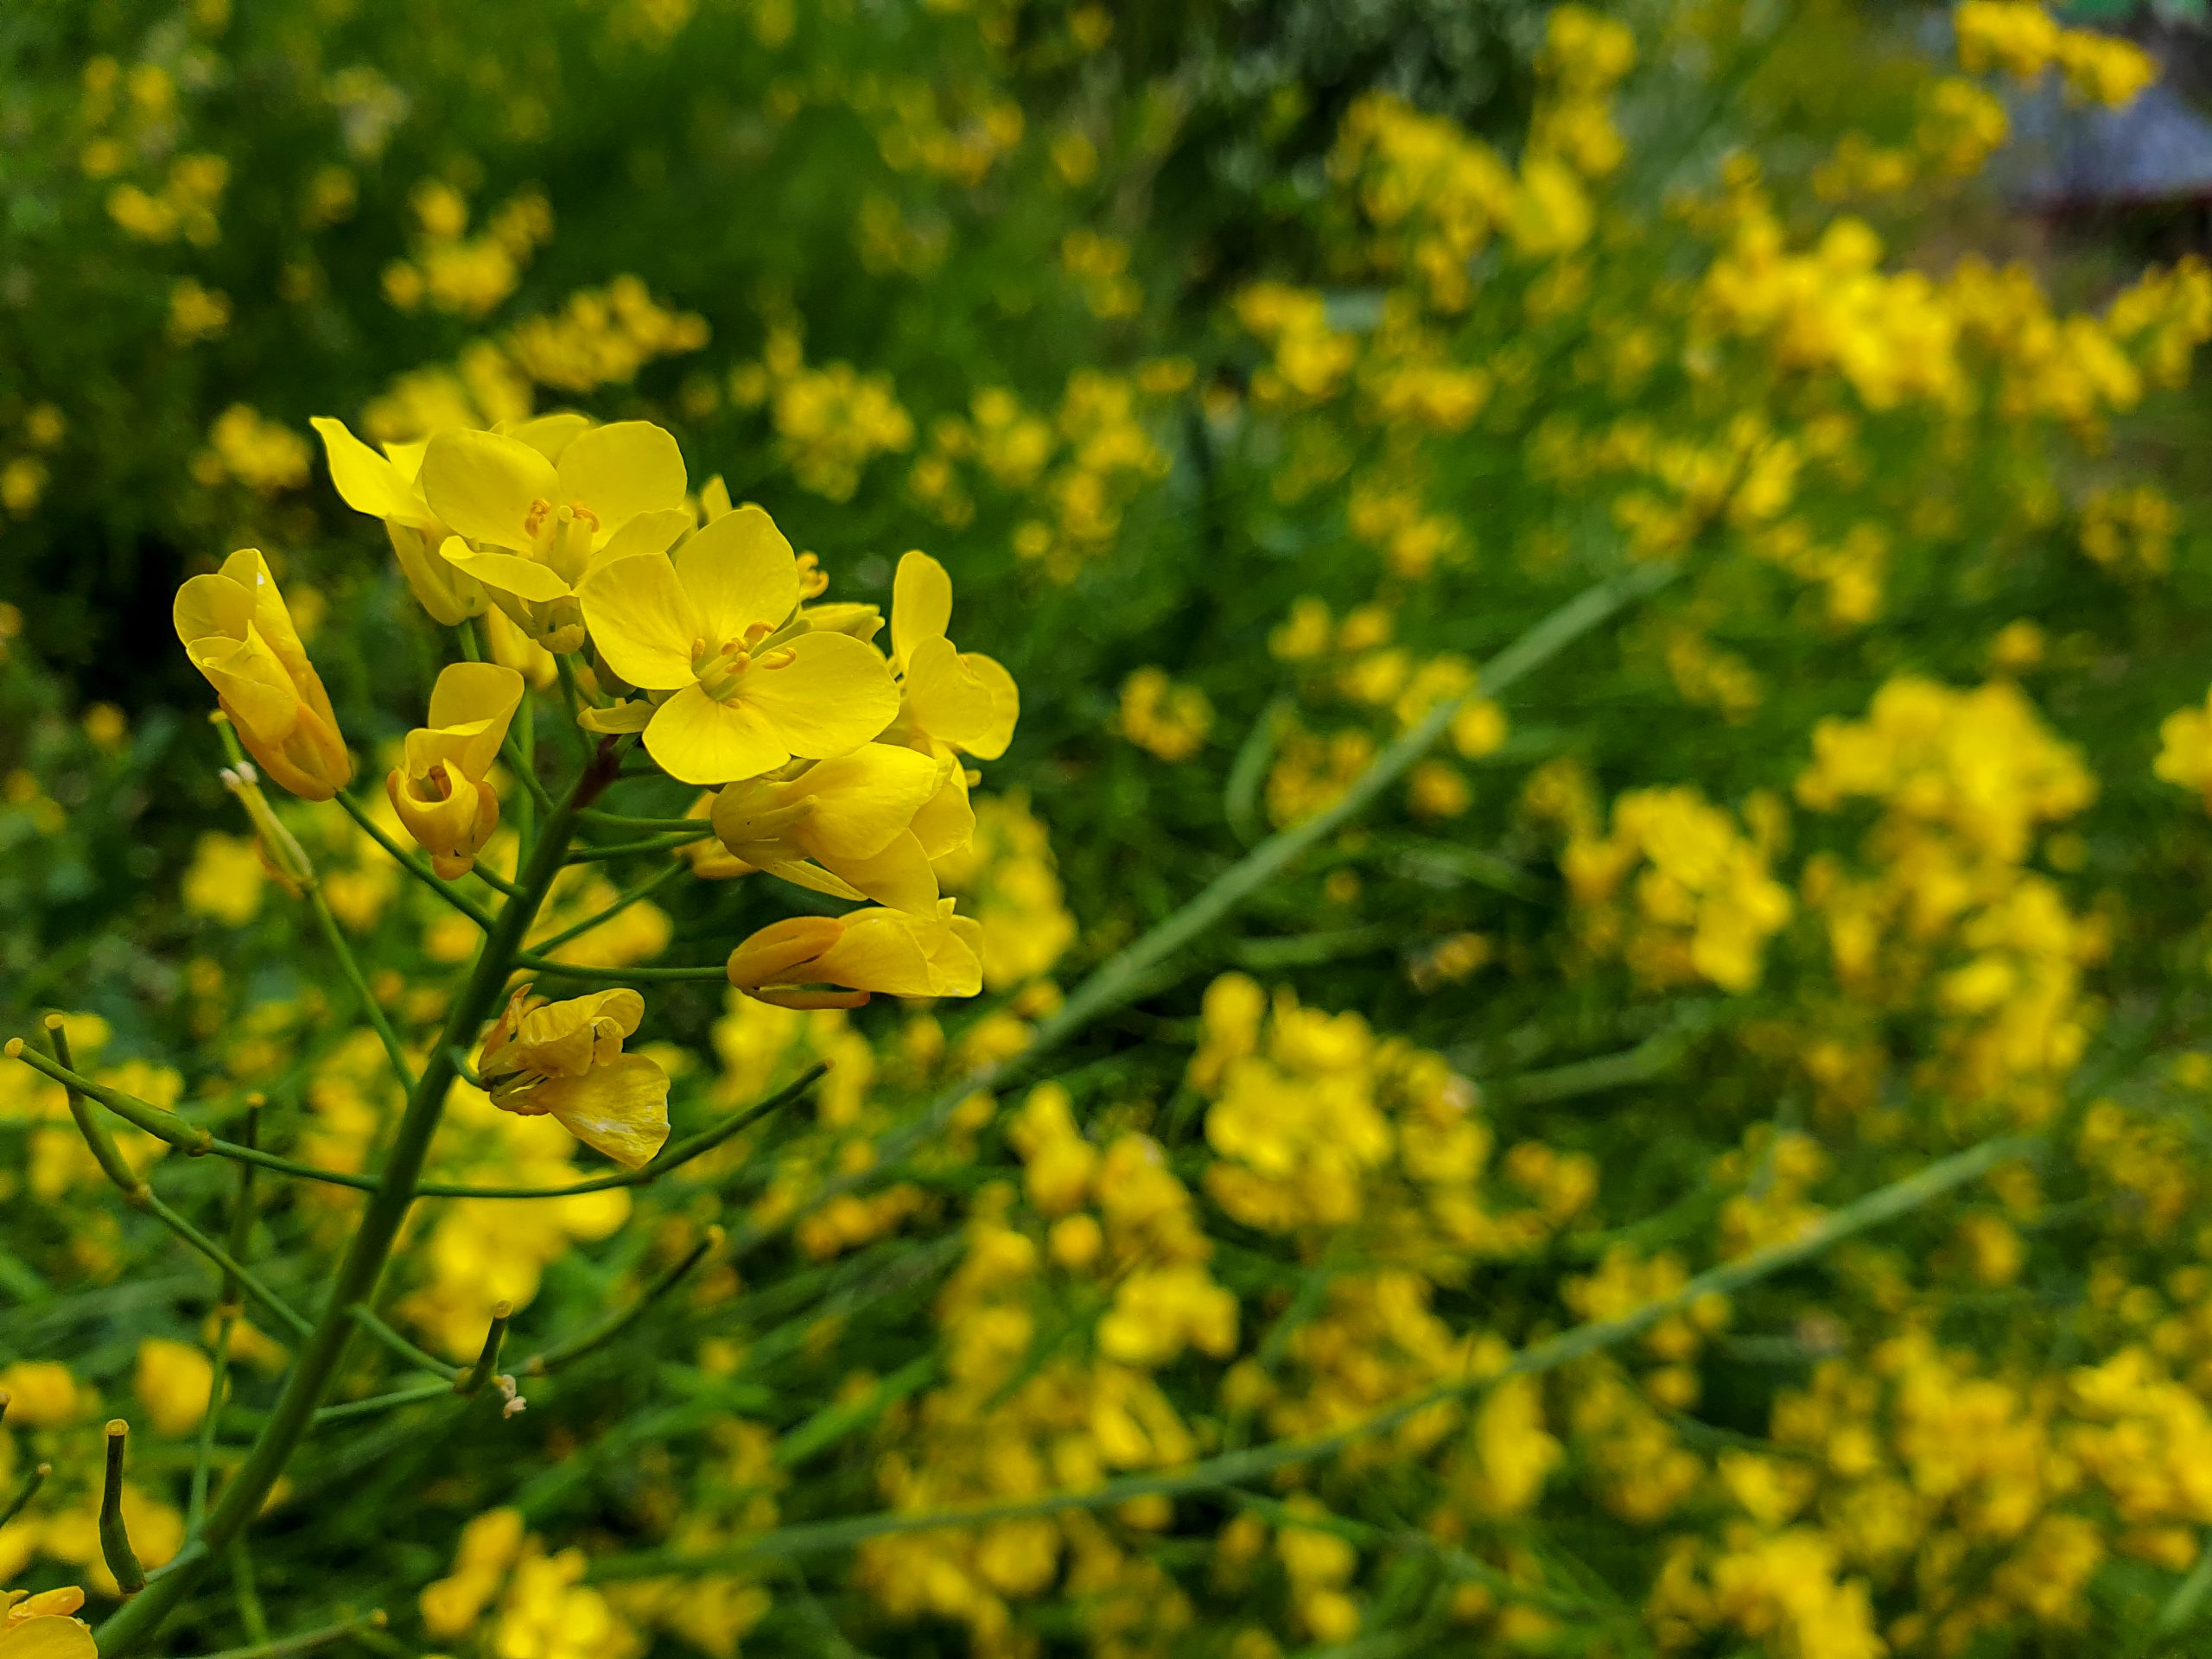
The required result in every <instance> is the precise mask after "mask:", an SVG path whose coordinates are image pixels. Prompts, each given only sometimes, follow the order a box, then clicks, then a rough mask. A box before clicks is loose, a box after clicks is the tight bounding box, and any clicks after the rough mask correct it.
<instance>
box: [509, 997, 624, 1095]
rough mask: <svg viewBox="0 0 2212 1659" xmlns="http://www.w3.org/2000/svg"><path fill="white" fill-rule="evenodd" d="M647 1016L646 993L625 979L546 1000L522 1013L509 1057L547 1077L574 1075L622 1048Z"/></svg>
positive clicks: (611, 1056)
mask: <svg viewBox="0 0 2212 1659" xmlns="http://www.w3.org/2000/svg"><path fill="white" fill-rule="evenodd" d="M644 1018H645V997H644V996H643V995H640V994H639V992H637V991H635V990H632V988H630V987H628V986H626V985H623V986H618V987H616V988H614V989H612V990H606V991H594V992H592V993H591V994H589V995H586V996H575V997H570V998H569V1000H568V1001H563V1002H548V1003H545V1004H543V1006H542V1007H535V1008H532V1009H531V1010H530V1012H529V1013H527V1014H524V1015H523V1016H522V1019H521V1021H520V1022H519V1023H518V1025H517V1027H516V1028H515V1038H514V1051H513V1056H512V1058H514V1059H515V1060H516V1061H517V1062H518V1064H519V1065H523V1066H524V1067H525V1068H526V1069H528V1070H530V1071H542V1072H543V1073H545V1074H546V1075H547V1076H549V1077H570V1076H575V1074H577V1073H579V1072H582V1071H588V1070H589V1069H591V1067H592V1066H593V1065H594V1064H601V1063H604V1062H606V1061H608V1060H611V1059H612V1058H613V1056H614V1055H615V1054H617V1053H620V1052H621V1046H622V1039H623V1038H625V1037H627V1036H629V1035H630V1034H631V1033H632V1032H634V1031H636V1030H637V1028H638V1025H639V1021H640V1020H643V1019H644Z"/></svg>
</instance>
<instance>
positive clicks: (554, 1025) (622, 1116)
mask: <svg viewBox="0 0 2212 1659" xmlns="http://www.w3.org/2000/svg"><path fill="white" fill-rule="evenodd" d="M644 1018H645V998H644V997H642V996H640V995H639V994H638V993H637V992H636V991H633V990H631V989H630V988H628V987H626V986H625V987H623V988H620V989H618V990H612V991H594V992H593V993H592V994H591V995H589V996H579V997H576V998H574V999H573V1000H571V1001H566V1002H549V1001H546V1000H545V999H544V998H543V997H542V996H532V995H531V994H530V987H529V986H527V985H518V986H517V987H516V988H515V991H514V995H512V997H511V998H509V999H508V1001H507V1006H506V1010H505V1013H503V1014H500V1016H499V1023H498V1024H497V1025H495V1026H493V1027H492V1030H491V1033H490V1034H489V1035H487V1036H486V1038H485V1039H484V1046H483V1049H482V1051H481V1052H480V1053H479V1054H478V1056H477V1059H476V1071H477V1075H478V1076H479V1077H481V1078H483V1080H484V1086H485V1088H486V1090H489V1091H490V1093H491V1096H492V1103H493V1105H494V1106H497V1107H498V1108H499V1109H500V1110H501V1111H505V1112H512V1113H514V1114H515V1115H516V1116H518V1117H543V1116H546V1115H547V1114H549V1113H550V1115H551V1116H552V1117H553V1120H554V1121H555V1122H557V1123H559V1124H560V1125H561V1127H562V1128H564V1129H566V1130H568V1132H569V1134H570V1135H575V1137H576V1139H577V1140H579V1141H582V1142H583V1143H584V1144H585V1145H586V1146H588V1147H593V1148H594V1149H595V1150H597V1151H600V1152H603V1153H605V1154H607V1156H608V1157H609V1158H612V1159H613V1160H614V1161H615V1162H616V1163H618V1164H620V1165H622V1166H624V1167H625V1168H627V1169H638V1168H641V1167H643V1166H645V1164H646V1163H647V1162H648V1161H650V1160H652V1156H653V1154H655V1153H657V1152H658V1151H659V1150H660V1149H661V1147H663V1146H664V1145H665V1144H666V1142H667V1141H668V1073H667V1072H665V1071H662V1070H661V1069H660V1067H659V1065H657V1064H656V1063H654V1062H653V1061H652V1060H649V1059H647V1058H645V1056H644V1055H642V1054H625V1053H624V1052H622V1039H624V1038H626V1037H627V1036H629V1035H631V1034H632V1033H633V1032H635V1031H636V1030H637V1029H638V1022H639V1020H643V1019H644Z"/></svg>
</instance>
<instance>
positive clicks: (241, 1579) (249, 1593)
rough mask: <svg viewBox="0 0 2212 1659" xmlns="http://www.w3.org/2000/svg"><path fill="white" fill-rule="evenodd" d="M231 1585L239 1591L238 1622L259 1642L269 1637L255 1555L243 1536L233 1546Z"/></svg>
mask: <svg viewBox="0 0 2212 1659" xmlns="http://www.w3.org/2000/svg"><path fill="white" fill-rule="evenodd" d="M230 1560H231V1587H232V1590H234V1591H235V1592H237V1595H238V1623H239V1624H243V1625H245V1633H246V1634H247V1635H248V1636H250V1637H252V1638H253V1639H254V1640H255V1641H257V1642H266V1641H267V1640H268V1639H269V1615H268V1614H267V1613H265V1612H264V1611H262V1608H261V1589H260V1586H258V1585H257V1584H256V1583H255V1582H254V1573H253V1555H252V1554H251V1551H249V1550H248V1549H247V1548H246V1547H245V1540H244V1539H243V1538H241V1539H240V1540H238V1542H236V1543H234V1544H232V1546H231V1557H230Z"/></svg>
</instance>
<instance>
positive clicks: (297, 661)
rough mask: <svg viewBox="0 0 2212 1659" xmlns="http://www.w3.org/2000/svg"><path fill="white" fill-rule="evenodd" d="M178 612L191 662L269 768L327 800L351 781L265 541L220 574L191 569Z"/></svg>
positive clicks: (236, 556)
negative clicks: (192, 573)
mask: <svg viewBox="0 0 2212 1659" xmlns="http://www.w3.org/2000/svg"><path fill="white" fill-rule="evenodd" d="M171 614H172V616H173V619H174V620H175V624H176V635H177V638H178V639H181V640H182V641H183V642H184V649H185V652H186V653H187V654H188V655H189V656H190V657H191V658H192V665H193V666H194V668H196V669H198V670H199V671H200V672H201V673H202V674H205V675H206V676H207V681H208V683H209V684H211V685H213V687H214V688H215V696H216V698H217V700H218V701H219V702H220V703H221V704H222V706H223V712H224V713H225V714H226V715H229V716H230V717H231V723H232V725H233V726H235V727H236V728H238V741H240V742H242V743H244V744H245V747H246V752H247V753H250V754H251V755H252V756H253V758H254V759H255V760H257V761H259V762H260V763H261V769H262V770H263V771H264V772H267V773H268V774H269V775H270V777H271V778H273V779H276V780H277V782H278V783H280V784H282V785H283V786H284V787H285V788H286V789H289V790H290V791H292V793H293V794H295V795H297V796H299V797H300V798H302V800H309V801H327V800H328V799H329V798H331V797H332V796H334V795H335V794H336V793H337V792H338V791H340V790H341V789H343V788H344V787H345V786H346V785H347V784H348V783H350V782H351V781H352V780H353V757H352V756H350V755H348V754H347V753H346V740H345V738H344V737H343V736H341V735H340V733H339V730H338V716H337V715H334V714H333V713H332V712H331V708H330V696H329V694H328V693H327V692H326V691H324V690H323V689H322V680H321V677H320V676H319V675H317V674H316V672H315V664H313V663H310V662H309V661H308V653H307V649H306V647H305V646H303V645H301V644H300V636H299V631H298V630H297V629H296V628H295V627H294V626H292V613H290V612H289V610H287V609H286V608H285V607H284V596H283V594H281V593H279V592H278V591H277V582H276V578H275V577H273V576H271V575H270V574H269V563H268V561H267V560H265V559H264V558H263V557H262V556H261V552H260V550H259V549H257V548H251V547H248V548H241V549H240V550H238V551H237V552H235V553H233V554H232V555H231V556H230V557H229V558H227V559H226V560H224V561H223V568H222V569H221V570H220V571H219V572H218V573H217V574H215V575H200V576H194V577H193V578H191V579H190V580H189V581H188V582H186V583H185V584H184V586H183V587H181V588H178V589H177V593H176V603H175V607H173V610H172V613H171Z"/></svg>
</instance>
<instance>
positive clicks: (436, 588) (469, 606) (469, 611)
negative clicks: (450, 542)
mask: <svg viewBox="0 0 2212 1659" xmlns="http://www.w3.org/2000/svg"><path fill="white" fill-rule="evenodd" d="M384 530H385V535H386V536H388V537H391V551H392V556H393V557H395V558H397V560H398V561H399V574H400V575H403V576H404V577H406V578H407V586H408V588H409V589H410V591H411V592H412V593H413V594H414V595H415V597H416V600H417V601H420V602H421V604H422V607H423V609H424V610H426V611H428V612H429V613H430V620H432V621H434V622H438V623H442V624H443V625H444V626H447V627H448V628H449V627H452V626H454V624H456V623H458V622H462V621H465V620H467V619H468V618H470V617H472V616H481V615H482V614H483V613H485V611H486V609H487V608H489V607H490V605H491V603H492V601H491V597H490V595H488V594H486V593H485V591H484V584H483V583H482V582H479V581H477V580H476V578H475V577H474V576H472V575H467V574H466V573H465V572H463V571H461V570H460V569H456V568H455V567H454V566H453V565H451V564H448V563H447V562H446V558H445V556H444V554H443V553H442V552H440V551H439V548H440V546H441V545H442V543H443V542H444V541H445V540H446V536H445V528H444V526H443V525H439V526H437V527H436V528H435V529H432V530H417V529H416V528H415V526H414V525H412V524H399V523H397V522H395V521H394V520H392V519H390V518H387V519H385V522H384ZM432 537H435V538H436V539H435V541H434V540H433V539H432ZM461 545H462V546H464V547H466V546H467V543H465V542H464V543H461Z"/></svg>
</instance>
